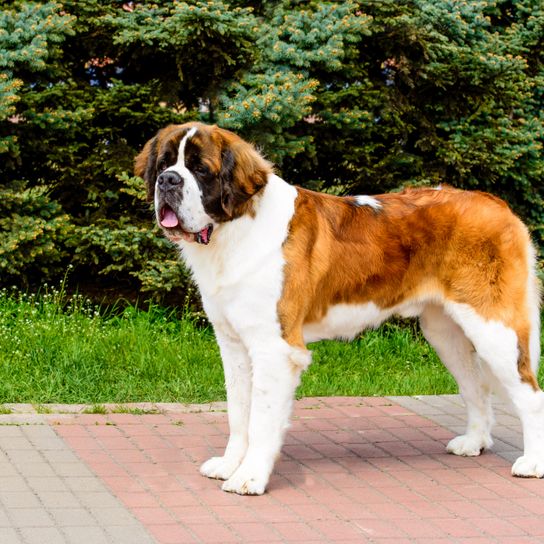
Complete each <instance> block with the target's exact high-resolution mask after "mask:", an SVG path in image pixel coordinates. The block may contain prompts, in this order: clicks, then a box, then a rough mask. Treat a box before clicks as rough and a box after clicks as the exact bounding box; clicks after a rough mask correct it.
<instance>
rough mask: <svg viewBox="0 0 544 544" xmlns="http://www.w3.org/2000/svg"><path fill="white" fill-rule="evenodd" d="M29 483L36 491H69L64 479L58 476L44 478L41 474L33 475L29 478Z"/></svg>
mask: <svg viewBox="0 0 544 544" xmlns="http://www.w3.org/2000/svg"><path fill="white" fill-rule="evenodd" d="M27 482H28V485H29V486H30V487H31V489H33V490H34V491H67V490H68V486H67V485H66V484H65V483H64V480H63V479H61V478H59V477H58V476H52V477H50V478H42V477H41V476H33V477H31V478H28V479H27Z"/></svg>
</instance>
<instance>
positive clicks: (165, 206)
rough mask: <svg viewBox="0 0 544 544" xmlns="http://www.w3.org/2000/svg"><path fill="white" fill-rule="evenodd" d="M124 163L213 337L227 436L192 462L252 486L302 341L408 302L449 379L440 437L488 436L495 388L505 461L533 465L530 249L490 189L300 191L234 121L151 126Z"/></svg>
mask: <svg viewBox="0 0 544 544" xmlns="http://www.w3.org/2000/svg"><path fill="white" fill-rule="evenodd" d="M136 174H137V175H139V176H141V177H143V178H144V179H145V181H146V183H147V185H148V195H149V198H150V199H151V200H154V204H155V213H156V219H157V222H158V224H159V225H160V226H161V227H162V230H163V232H164V234H165V236H167V237H168V238H169V239H170V240H171V241H172V242H174V243H175V244H177V245H178V246H179V249H180V252H181V256H182V258H183V260H184V261H185V262H186V264H187V265H188V267H189V268H190V269H191V271H192V273H193V276H194V279H195V281H196V283H197V285H198V287H199V290H200V293H201V296H202V302H203V305H204V308H205V310H206V312H207V315H208V317H209V319H210V321H211V323H212V324H213V327H214V330H215V334H216V337H217V341H218V343H219V346H220V349H221V356H222V359H223V367H224V372H225V382H226V388H227V401H228V419H229V425H230V438H229V441H228V445H227V447H226V450H225V453H224V455H223V456H222V457H214V458H212V459H209V460H208V461H206V462H205V463H204V464H203V465H202V467H201V472H202V474H203V475H205V476H209V477H211V478H219V479H222V480H225V482H224V484H223V489H224V490H225V491H234V492H236V493H243V494H261V493H263V492H264V491H265V488H266V485H267V482H268V479H269V477H270V473H271V472H272V469H273V466H274V461H275V460H276V458H277V457H278V455H279V452H280V449H281V446H282V440H283V435H284V433H285V430H286V428H287V426H288V424H289V417H290V413H291V409H292V403H293V396H294V392H295V389H296V387H297V385H298V383H299V379H300V374H301V372H302V371H303V370H304V369H305V368H306V367H307V366H308V365H309V364H310V360H311V357H310V352H309V351H308V350H307V349H306V344H307V343H308V342H313V341H316V340H319V339H321V338H344V339H351V338H353V337H355V336H356V335H357V334H359V333H360V332H361V331H362V330H363V329H364V328H365V327H369V326H376V325H378V324H379V323H381V322H382V321H384V320H385V319H387V318H388V317H390V316H392V315H395V314H396V315H400V316H414V317H416V316H417V317H419V319H420V322H421V328H422V330H423V333H424V335H425V337H426V338H427V340H428V341H429V342H430V343H431V345H432V346H433V347H434V348H435V350H436V352H437V353H438V355H439V356H440V358H441V360H442V361H443V363H444V364H445V365H446V366H447V368H448V369H449V370H450V371H451V373H452V374H453V376H454V377H455V379H456V380H457V382H458V384H459V389H460V392H461V394H462V396H463V399H464V401H465V403H466V406H467V412H468V423H467V430H466V433H465V434H463V435H461V436H458V437H456V438H454V439H453V440H452V441H451V442H450V443H449V444H448V446H447V449H448V451H449V452H451V453H454V454H457V455H479V454H480V453H481V452H482V450H484V449H486V448H489V447H490V446H491V444H492V439H491V426H492V423H493V414H492V407H491V394H492V392H493V389H494V388H499V389H501V390H502V391H503V392H504V393H506V394H507V396H508V397H509V398H510V399H511V400H512V402H513V404H514V406H515V407H516V409H517V412H518V414H519V417H520V419H521V422H522V425H523V433H524V452H523V455H522V456H521V457H520V458H519V459H518V460H517V461H516V462H515V463H514V465H513V467H512V473H513V474H514V475H516V476H526V477H531V476H532V477H539V478H540V477H542V476H544V393H543V392H542V391H541V390H540V388H539V385H538V383H537V380H536V377H535V375H536V371H537V365H538V360H539V353H540V344H539V329H540V326H539V297H540V295H539V287H538V282H537V278H536V275H535V250H534V248H533V246H532V244H531V241H530V237H529V234H528V232H527V229H526V227H525V226H524V225H523V223H522V222H521V221H520V220H519V219H518V218H517V217H516V216H515V215H514V214H513V213H512V212H511V211H510V209H509V208H508V207H507V205H506V204H505V203H504V202H502V201H501V200H499V199H498V198H495V197H493V196H491V195H489V194H486V193H482V192H466V191H459V190H456V189H453V188H450V187H438V188H436V189H410V190H405V191H403V192H401V193H395V194H385V195H379V196H375V197H369V196H356V197H336V196H331V195H325V194H320V193H315V192H312V191H308V190H306V189H302V188H300V187H295V186H293V185H290V184H288V183H287V182H285V181H283V180H282V179H280V178H279V177H278V176H277V175H275V174H274V172H273V169H272V166H271V165H270V163H268V162H267V161H266V160H264V159H263V158H262V156H261V155H260V154H259V153H258V152H257V151H256V150H255V149H254V148H253V146H251V145H250V144H249V143H247V142H245V141H243V140H242V139H241V138H239V137H238V136H236V135H235V134H233V133H231V132H229V131H226V130H223V129H220V128H218V127H216V126H207V125H203V124H200V123H188V124H185V125H171V126H168V127H166V128H164V129H163V130H161V131H159V133H158V134H157V135H156V136H155V137H154V138H153V139H151V140H150V141H149V142H147V144H146V145H145V147H144V149H143V151H142V152H141V153H140V155H139V156H138V157H137V158H136ZM361 365H364V361H361Z"/></svg>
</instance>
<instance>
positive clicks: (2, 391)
mask: <svg viewBox="0 0 544 544" xmlns="http://www.w3.org/2000/svg"><path fill="white" fill-rule="evenodd" d="M61 300H62V295H61V294H60V293H58V292H55V291H53V292H49V293H47V292H46V293H44V294H42V295H40V296H35V295H20V294H17V293H10V292H7V291H5V290H4V291H0V404H2V403H11V402H29V403H33V404H36V405H40V404H46V403H88V404H93V405H95V406H97V407H99V406H100V405H101V403H125V402H142V401H150V402H191V403H192V402H195V403H196V402H208V401H213V400H222V399H224V398H225V392H224V386H223V373H222V368H221V361H220V357H219V350H218V348H217V345H216V343H215V339H214V336H213V333H212V331H211V329H210V328H205V327H202V326H201V325H200V326H199V325H198V324H197V322H196V319H192V318H187V317H186V318H178V317H176V316H175V314H174V313H173V312H172V311H167V310H165V309H162V308H157V307H150V308H149V309H148V310H147V311H142V310H137V309H135V308H133V307H128V308H126V309H125V310H123V311H120V310H119V311H117V312H105V313H104V312H101V311H99V310H98V309H97V308H96V307H94V306H92V305H91V304H89V303H87V302H85V301H84V300H82V298H81V297H77V296H76V297H73V298H72V299H70V300H69V301H68V302H67V303H63V302H61ZM311 348H312V350H313V352H314V358H313V360H314V362H313V364H312V365H311V366H310V368H309V370H308V371H307V372H306V373H305V374H304V376H303V380H302V384H301V386H300V388H299V391H298V395H299V396H321V395H401V394H402V395H413V394H438V393H452V392H455V391H456V385H455V382H454V381H453V379H452V378H451V376H450V375H449V373H448V372H447V371H446V370H445V369H444V368H443V366H442V364H441V363H440V362H439V360H438V359H437V357H436V355H435V354H434V352H433V351H432V349H431V348H430V347H429V346H428V345H427V344H426V343H425V342H424V341H423V340H422V339H421V337H420V336H419V333H418V332H417V329H416V327H414V326H405V325H400V324H393V323H388V324H385V325H384V326H382V327H381V328H380V329H378V330H376V331H368V332H366V333H365V334H364V335H363V336H362V337H361V338H360V339H358V340H356V341H354V342H351V343H340V342H331V341H328V342H319V343H316V344H313V345H312V346H311ZM97 409H98V408H97Z"/></svg>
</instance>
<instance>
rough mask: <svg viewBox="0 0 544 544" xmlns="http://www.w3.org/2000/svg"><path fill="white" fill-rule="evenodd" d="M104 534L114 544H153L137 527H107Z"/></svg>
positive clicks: (153, 541) (152, 540)
mask: <svg viewBox="0 0 544 544" xmlns="http://www.w3.org/2000/svg"><path fill="white" fill-rule="evenodd" d="M106 532H107V533H108V535H109V536H110V537H111V539H112V542H114V543H115V544H155V540H154V539H152V538H151V537H150V536H149V535H148V534H147V533H146V532H145V531H142V530H141V529H140V528H139V527H107V528H106Z"/></svg>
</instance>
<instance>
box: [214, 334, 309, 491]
mask: <svg viewBox="0 0 544 544" xmlns="http://www.w3.org/2000/svg"><path fill="white" fill-rule="evenodd" d="M249 353H250V357H251V365H252V370H253V383H252V390H251V414H250V418H249V432H248V440H249V444H248V449H247V453H246V455H245V457H244V460H243V461H242V463H241V465H240V466H239V467H238V469H237V470H236V471H235V472H234V474H233V475H232V476H231V477H230V478H229V479H228V480H227V481H226V482H225V483H224V484H223V490H224V491H232V492H234V493H239V494H242V495H261V494H262V493H264V491H265V489H266V485H267V484H268V480H269V478H270V474H271V473H272V469H273V467H274V462H275V461H276V458H277V457H278V456H279V454H280V450H281V446H282V442H283V436H284V433H285V430H286V429H287V426H288V423H289V417H290V415H291V410H292V406H293V398H294V394H295V389H296V387H297V385H298V384H299V380H300V374H301V367H300V366H298V365H297V364H296V361H295V362H294V361H293V359H292V348H290V347H289V346H288V345H287V344H286V343H285V342H284V341H283V340H280V339H278V340H275V339H273V340H268V339H266V340H265V339H263V340H262V341H261V342H258V345H257V346H250V347H249Z"/></svg>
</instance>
